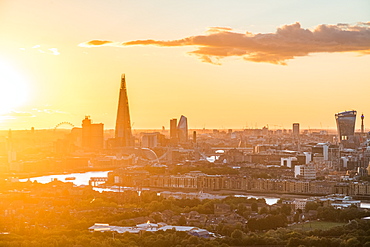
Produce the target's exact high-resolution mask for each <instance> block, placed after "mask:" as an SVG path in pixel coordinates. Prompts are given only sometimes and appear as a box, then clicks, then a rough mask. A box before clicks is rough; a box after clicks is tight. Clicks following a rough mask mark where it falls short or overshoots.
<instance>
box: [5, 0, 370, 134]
mask: <svg viewBox="0 0 370 247" xmlns="http://www.w3.org/2000/svg"><path fill="white" fill-rule="evenodd" d="M369 10H370V4H369V2H367V1H351V3H349V2H348V1H325V3H319V2H314V3H312V1H300V2H299V3H297V2H293V3H292V2H291V1H281V2H279V5H277V4H276V3H275V1H263V3H261V2H260V1H245V2H243V1H227V2H226V1H204V2H202V3H199V2H198V1H187V2H179V1H176V2H174V1H143V2H140V4H139V3H137V2H134V1H118V0H111V1H95V0H91V1H72V0H67V1H51V0H50V1H47V0H43V1H41V0H34V1H26V0H16V1H10V0H3V1H0V33H1V39H0V50H1V52H0V54H1V55H0V68H1V70H0V76H1V78H2V79H1V82H0V83H1V85H0V86H1V93H0V96H1V97H0V98H1V100H0V103H1V104H0V105H1V107H0V114H1V116H0V129H9V128H12V129H29V128H31V127H35V128H53V127H54V126H55V125H57V124H58V123H60V122H64V121H68V122H71V123H73V124H74V125H76V126H80V125H81V121H82V119H83V118H84V116H85V115H90V116H91V118H92V120H93V121H94V122H103V123H104V124H105V127H106V128H113V127H114V123H115V117H116V110H117V103H118V98H117V97H118V90H119V84H120V77H121V73H125V74H126V81H127V88H128V97H129V104H130V111H131V122H132V123H133V128H134V129H135V128H161V127H162V126H165V127H166V128H168V127H169V119H171V118H179V117H180V116H181V115H185V116H187V117H188V119H189V127H190V128H203V127H205V128H238V129H241V128H245V127H248V128H256V127H257V128H261V127H263V126H266V125H268V126H269V127H270V128H291V124H292V123H293V122H299V123H301V128H324V129H325V128H335V121H334V114H335V113H337V112H340V111H344V110H352V109H355V110H357V111H358V115H361V113H364V115H365V124H366V119H367V118H366V116H367V114H370V105H369V104H368V100H367V92H369V91H370V83H369V72H368V67H369V64H370V56H369V55H365V53H369V45H367V44H370V43H369V42H368V41H369V37H370V34H369V33H370V30H369V25H368V21H369V20H368V19H366V18H368V13H369ZM344 24H348V25H344ZM211 27H218V28H213V29H212V30H211V31H212V32H211V33H209V32H207V30H209V29H210V28H211ZM220 27H222V29H220ZM224 28H226V29H224ZM278 28H280V29H278ZM247 32H248V34H247V35H245V34H246V33H247ZM214 37H217V42H216V41H215V40H214V39H213V38H214ZM91 40H103V41H112V42H114V43H113V45H111V46H102V47H89V48H88V47H83V46H81V45H80V44H86V42H88V41H91ZM220 40H221V42H220ZM319 41H320V42H319ZM130 42H131V43H130ZM122 43H123V44H124V45H123V46H122V45H120V44H122ZM334 43H335V45H333V44H334ZM130 44H131V45H130ZM132 44H135V45H132ZM138 44H139V45H138ZM153 44H154V45H153ZM158 44H160V46H158ZM209 62H213V63H220V64H221V65H215V64H211V63H209ZM284 63H286V64H287V65H279V64H284ZM369 116H370V115H369ZM359 120H360V118H358V125H357V128H359V122H360V121H359Z"/></svg>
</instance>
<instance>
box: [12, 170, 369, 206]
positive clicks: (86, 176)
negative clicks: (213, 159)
mask: <svg viewBox="0 0 370 247" xmlns="http://www.w3.org/2000/svg"><path fill="white" fill-rule="evenodd" d="M108 172H110V171H99V172H83V173H70V174H61V175H48V176H41V177H34V178H26V179H19V181H20V182H26V181H27V180H28V179H29V180H30V181H32V182H33V181H37V182H39V183H43V184H45V183H49V182H51V181H53V180H55V179H57V180H59V181H62V182H72V183H73V184H75V185H76V186H80V185H88V184H89V180H90V178H91V177H107V176H108ZM72 177H73V178H75V179H74V180H66V178H72ZM95 189H96V190H97V191H104V190H107V189H100V188H95ZM127 189H129V188H127ZM131 189H132V188H131ZM108 190H110V189H108ZM111 191H118V190H114V189H113V190H111ZM235 196H237V197H253V198H257V199H258V198H264V199H265V200H266V203H267V204H269V205H273V204H275V203H276V202H277V201H278V200H279V199H280V197H273V196H270V195H268V196H265V195H260V194H246V195H235ZM292 199H293V198H292ZM361 208H370V203H367V202H362V203H361Z"/></svg>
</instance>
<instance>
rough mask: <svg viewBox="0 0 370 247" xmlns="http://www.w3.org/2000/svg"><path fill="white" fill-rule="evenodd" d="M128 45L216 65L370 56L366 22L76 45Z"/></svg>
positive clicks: (226, 30) (215, 29) (223, 30)
mask: <svg viewBox="0 0 370 247" xmlns="http://www.w3.org/2000/svg"><path fill="white" fill-rule="evenodd" d="M132 45H143V46H145V45H154V46H160V47H180V46H192V47H195V50H193V51H191V52H189V54H192V55H195V56H197V57H198V58H199V59H200V60H201V61H202V62H207V63H212V64H219V62H218V61H219V60H220V59H222V58H225V57H233V56H235V57H241V58H243V59H244V60H246V61H252V62H266V63H273V64H281V65H286V61H287V60H290V59H294V58H296V57H301V56H308V55H309V54H311V53H322V52H329V53H333V52H358V53H361V54H364V55H366V54H369V53H370V22H359V23H357V24H356V25H350V24H345V23H339V24H337V25H326V24H323V25H319V26H317V27H316V28H314V29H313V30H310V29H304V28H302V27H301V25H300V23H299V22H296V23H294V24H290V25H284V26H282V27H279V28H278V29H277V30H276V32H275V33H257V34H253V33H250V32H246V33H240V32H235V31H233V30H232V29H231V28H225V27H212V28H210V29H209V30H208V31H207V32H206V34H204V35H196V36H191V37H186V38H183V39H178V40H169V41H161V40H153V39H147V40H134V41H127V42H114V41H106V40H105V41H103V40H91V41H88V42H85V43H81V44H79V46H82V47H99V46H115V47H126V46H132Z"/></svg>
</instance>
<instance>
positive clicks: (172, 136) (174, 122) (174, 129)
mask: <svg viewBox="0 0 370 247" xmlns="http://www.w3.org/2000/svg"><path fill="white" fill-rule="evenodd" d="M170 140H171V142H172V143H174V142H176V141H177V119H176V118H173V119H171V120H170Z"/></svg>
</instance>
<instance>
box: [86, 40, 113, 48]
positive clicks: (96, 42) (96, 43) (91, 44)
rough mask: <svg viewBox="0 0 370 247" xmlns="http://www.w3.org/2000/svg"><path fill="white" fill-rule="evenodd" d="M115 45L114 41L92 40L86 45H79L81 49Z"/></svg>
mask: <svg viewBox="0 0 370 247" xmlns="http://www.w3.org/2000/svg"><path fill="white" fill-rule="evenodd" d="M112 44H114V42H113V41H106V40H91V41H88V42H85V43H81V44H79V46H81V47H94V46H104V45H112Z"/></svg>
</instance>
